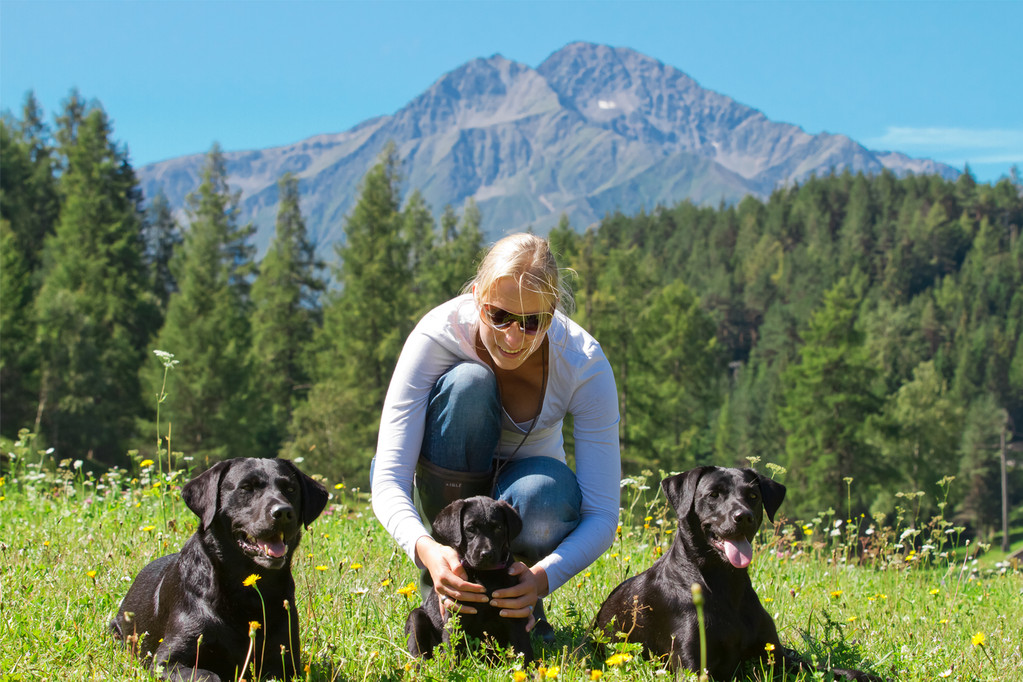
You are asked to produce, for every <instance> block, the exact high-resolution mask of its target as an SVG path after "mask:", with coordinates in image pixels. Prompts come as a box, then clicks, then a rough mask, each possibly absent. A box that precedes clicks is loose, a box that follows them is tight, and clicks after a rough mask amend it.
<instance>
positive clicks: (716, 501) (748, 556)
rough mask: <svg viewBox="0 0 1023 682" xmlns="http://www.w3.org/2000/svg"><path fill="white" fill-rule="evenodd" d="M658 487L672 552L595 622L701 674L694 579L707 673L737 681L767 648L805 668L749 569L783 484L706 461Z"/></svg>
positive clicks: (631, 582) (852, 673) (871, 679)
mask: <svg viewBox="0 0 1023 682" xmlns="http://www.w3.org/2000/svg"><path fill="white" fill-rule="evenodd" d="M661 487H662V488H663V489H664V492H665V495H666V496H667V498H668V501H669V502H670V503H671V505H672V506H673V507H674V509H675V512H676V514H677V515H678V532H677V533H676V535H675V539H674V541H673V542H672V545H671V548H670V549H669V550H668V551H667V552H666V553H665V554H664V555H663V556H662V557H660V558H659V559H658V560H657V561H656V562H654V564H653V565H652V566H651V567H650V568H648V569H647V570H646V571H644V572H642V573H640V574H638V575H636V576H634V577H632V578H630V579H628V580H626V581H625V582H623V583H622V584H621V585H619V586H618V587H616V588H615V589H614V591H612V592H611V594H610V596H608V598H607V600H605V601H604V604H603V605H602V606H601V607H600V611H599V612H598V613H597V617H596V619H595V621H594V627H595V628H596V629H597V630H598V631H600V632H602V633H604V634H606V635H609V636H611V637H612V638H615V637H616V636H619V635H616V633H623V634H624V637H625V639H626V640H627V641H629V642H638V643H641V644H642V645H643V649H644V651H645V652H646V653H647V654H648V655H650V656H653V657H658V658H666V659H667V663H668V665H669V667H670V668H671V669H672V670H677V669H679V668H685V669H688V670H692V671H694V672H699V671H700V632H699V624H698V619H697V613H696V607H695V605H694V604H693V597H692V592H691V586H692V585H694V584H697V585H699V586H700V587H701V588H702V591H703V598H704V607H703V614H704V621H705V632H706V640H707V647H706V648H707V663H706V665H707V671H708V673H709V674H710V676H711V677H713V678H714V679H717V680H727V679H731V678H732V677H733V676H735V675H736V674H737V672H738V669H739V667H740V664H742V662H743V661H747V660H756V659H762V658H767V657H768V656H769V655H770V653H769V652H768V650H767V649H768V648H771V649H772V651H773V652H774V661H775V663H776V664H777V665H778V666H779V667H780V666H781V665H782V664H783V663H784V664H785V665H789V666H793V667H795V666H797V665H798V666H800V667H806V668H809V666H808V664H805V663H803V662H802V661H801V660H800V659H799V655H798V654H797V653H796V652H794V651H792V650H791V649H785V648H783V647H782V646H781V643H780V642H779V641H778V631H777V629H776V628H775V625H774V620H773V619H772V618H771V616H770V615H769V614H768V613H767V611H766V610H764V607H763V606H762V605H761V604H760V599H759V598H758V597H757V594H756V592H755V591H754V590H753V584H752V582H751V581H750V577H749V572H748V570H747V568H748V566H749V564H750V562H751V561H752V558H753V548H752V545H751V544H750V543H751V541H752V540H753V537H754V536H755V535H756V533H757V529H759V528H760V524H761V521H762V520H763V515H764V512H765V511H766V512H767V516H768V518H770V519H771V520H772V521H773V520H774V513H775V512H776V511H777V510H778V507H779V506H780V505H781V503H782V500H783V499H785V486H783V485H781V484H780V483H777V482H775V481H773V480H771V479H768V478H763V477H761V476H760V475H758V474H757V473H756V472H755V471H753V470H752V469H725V468H721V467H712V466H706V467H699V468H697V469H692V470H690V471H687V472H685V473H682V474H677V475H675V476H671V477H669V478H666V479H664V480H663V481H662V482H661ZM768 645H771V646H770V647H768ZM830 672H831V673H832V674H833V675H835V676H836V677H838V678H839V679H848V680H864V681H868V682H876V681H879V680H881V678H878V677H875V676H873V675H869V674H867V673H862V672H860V671H857V670H841V669H836V670H833V671H830Z"/></svg>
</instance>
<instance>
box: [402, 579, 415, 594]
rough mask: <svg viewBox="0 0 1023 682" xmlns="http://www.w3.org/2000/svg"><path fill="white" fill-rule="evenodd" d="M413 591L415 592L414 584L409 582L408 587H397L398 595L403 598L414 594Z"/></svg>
mask: <svg viewBox="0 0 1023 682" xmlns="http://www.w3.org/2000/svg"><path fill="white" fill-rule="evenodd" d="M415 591H416V584H415V582H411V583H409V584H408V585H406V586H405V587H399V588H398V594H400V595H401V596H403V597H409V596H411V595H412V594H414V593H415Z"/></svg>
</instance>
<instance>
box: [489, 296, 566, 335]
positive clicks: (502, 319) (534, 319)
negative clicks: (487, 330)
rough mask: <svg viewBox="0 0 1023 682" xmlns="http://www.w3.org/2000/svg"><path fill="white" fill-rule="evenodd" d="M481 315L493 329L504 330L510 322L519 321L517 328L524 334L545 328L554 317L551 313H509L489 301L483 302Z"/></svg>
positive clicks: (534, 332)
mask: <svg viewBox="0 0 1023 682" xmlns="http://www.w3.org/2000/svg"><path fill="white" fill-rule="evenodd" d="M483 315H484V316H485V319H486V321H487V324H489V325H490V326H491V327H493V328H494V329H498V330H502V331H503V330H505V329H507V328H508V327H510V326H511V324H512V322H518V323H519V329H521V330H522V331H523V333H525V334H536V333H537V332H538V331H540V330H541V329H544V328H546V327H547V326H548V325H549V324H550V323H551V318H552V317H554V316H553V315H552V314H551V313H527V314H526V315H517V314H515V313H509V312H508V311H507V310H505V309H503V308H498V307H497V306H494V305H490V304H489V303H484V304H483Z"/></svg>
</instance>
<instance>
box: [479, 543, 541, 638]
mask: <svg viewBox="0 0 1023 682" xmlns="http://www.w3.org/2000/svg"><path fill="white" fill-rule="evenodd" d="M508 574H509V575H517V576H519V584H518V585H512V586H511V587H505V588H504V589H501V590H495V591H494V594H493V595H492V599H491V600H490V605H491V606H496V607H497V608H499V609H501V612H500V615H501V616H504V617H505V618H529V622H528V623H526V632H529V631H530V630H532V629H533V626H534V625H536V618H534V616H533V608H534V607H535V606H536V601H537V600H538V599H539V598H540V597H543V596H545V595H546V594H547V588H548V583H547V571H545V570H544V569H543V568H542V567H540V566H534V567H533V568H529V567H528V566H526V565H525V564H524V563H522V562H521V561H516V562H515V563H514V564H512V565H511V568H509V569H508Z"/></svg>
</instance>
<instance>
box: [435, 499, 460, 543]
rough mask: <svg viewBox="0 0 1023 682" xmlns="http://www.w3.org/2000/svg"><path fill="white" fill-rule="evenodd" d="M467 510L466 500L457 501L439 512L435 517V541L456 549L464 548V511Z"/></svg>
mask: <svg viewBox="0 0 1023 682" xmlns="http://www.w3.org/2000/svg"><path fill="white" fill-rule="evenodd" d="M464 509H465V500H455V501H454V502H452V503H451V504H449V505H448V506H446V507H444V508H443V509H441V510H440V511H439V512H437V516H435V517H433V521H432V522H431V525H432V527H433V539H434V540H436V541H437V542H439V543H440V544H442V545H447V546H448V547H454V548H456V549H458V548H460V547H461V546H462V511H463V510H464Z"/></svg>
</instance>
